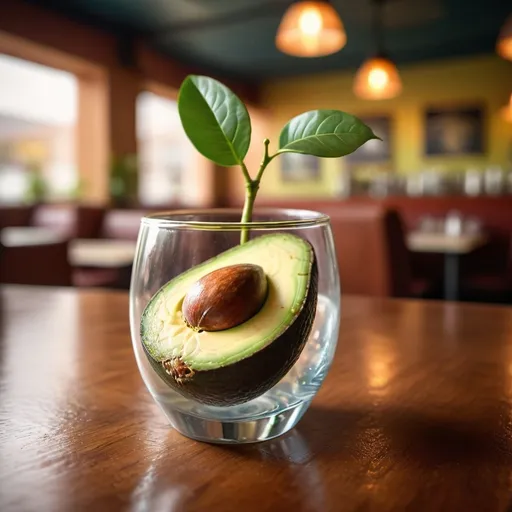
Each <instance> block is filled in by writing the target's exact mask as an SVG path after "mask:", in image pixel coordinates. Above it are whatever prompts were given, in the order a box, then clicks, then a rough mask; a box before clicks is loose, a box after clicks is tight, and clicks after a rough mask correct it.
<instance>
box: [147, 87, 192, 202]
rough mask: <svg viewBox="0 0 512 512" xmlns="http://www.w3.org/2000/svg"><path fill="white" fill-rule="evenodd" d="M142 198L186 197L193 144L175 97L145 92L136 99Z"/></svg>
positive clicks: (158, 200)
mask: <svg viewBox="0 0 512 512" xmlns="http://www.w3.org/2000/svg"><path fill="white" fill-rule="evenodd" d="M137 137H138V147H139V169H140V174H139V200H140V202H141V203H142V204H143V205H147V206H155V205H165V204H169V203H173V202H182V199H183V196H187V190H186V188H187V187H186V183H185V174H184V173H185V170H186V163H187V162H191V158H193V153H192V146H191V144H190V142H189V141H188V139H187V136H186V135H185V132H184V131H183V128H182V126H181V121H180V118H179V115H178V107H177V103H176V101H174V100H171V99H168V98H164V97H162V96H158V95H156V94H154V93H151V92H143V93H141V94H140V95H139V97H138V99H137Z"/></svg>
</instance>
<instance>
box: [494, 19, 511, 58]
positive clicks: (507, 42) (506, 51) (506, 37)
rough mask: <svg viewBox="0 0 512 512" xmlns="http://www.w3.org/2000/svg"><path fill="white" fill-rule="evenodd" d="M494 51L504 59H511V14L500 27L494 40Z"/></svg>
mask: <svg viewBox="0 0 512 512" xmlns="http://www.w3.org/2000/svg"><path fill="white" fill-rule="evenodd" d="M496 53H497V54H498V55H499V56H500V57H503V58H504V59H507V60H512V14H511V15H510V16H509V17H508V18H507V20H506V21H505V24H504V25H503V27H502V28H501V31H500V35H499V36H498V41H497V42H496Z"/></svg>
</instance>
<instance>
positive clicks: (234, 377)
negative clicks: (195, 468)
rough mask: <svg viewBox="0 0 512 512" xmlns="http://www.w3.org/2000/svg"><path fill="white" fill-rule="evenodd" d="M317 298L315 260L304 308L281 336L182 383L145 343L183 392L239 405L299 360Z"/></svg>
mask: <svg viewBox="0 0 512 512" xmlns="http://www.w3.org/2000/svg"><path fill="white" fill-rule="evenodd" d="M317 298H318V268H317V264H316V260H314V261H313V265H312V268H311V277H310V282H309V288H308V294H307V296H306V300H305V302H304V305H303V307H302V310H301V312H300V313H299V315H298V316H297V318H296V319H295V321H294V322H293V323H292V324H291V325H290V326H289V327H288V329H286V331H285V332H284V333H283V334H282V335H281V336H279V338H277V339H276V340H274V341H273V342H272V343H271V344H270V345H268V346H267V347H265V348H264V349H263V350H260V351H259V352H256V353H255V354H253V355H252V356H250V357H247V358H245V359H242V360H241V361H239V362H237V363H234V364H231V365H229V366H224V367H222V368H218V369H217V370H208V371H196V372H195V373H194V375H193V376H192V377H191V378H190V379H186V381H185V382H182V383H178V382H176V381H175V380H174V379H173V377H172V376H171V375H169V374H168V373H167V372H166V371H165V370H164V368H163V366H162V364H161V362H157V361H155V360H154V359H153V358H152V357H151V356H150V355H149V353H148V352H147V351H146V349H145V346H144V343H143V344H142V345H143V346H144V350H145V351H146V355H147V357H148V359H149V361H150V363H151V365H152V366H153V368H154V369H155V371H156V373H157V374H158V375H159V376H160V377H161V378H162V379H163V380H164V381H165V382H166V383H167V384H168V385H169V386H170V387H172V388H173V389H174V390H175V391H177V392H178V393H180V394H181V395H183V396H185V397H187V398H193V399H195V400H196V401H198V402H201V403H204V404H208V405H215V406H232V405H239V404H242V403H244V402H248V401H249V400H253V399H254V398H257V397H258V396H260V395H262V394H263V393H265V392H267V391H268V390H269V389H270V388H272V387H273V386H275V385H276V384H277V383H278V382H279V381H280V380H281V379H282V378H283V377H284V376H285V375H286V374H287V373H288V371H289V370H290V369H291V367H292V366H293V365H294V364H295V363H296V361H297V359H298V358H299V356H300V354H301V352H302V349H303V348H304V345H305V344H306V341H307V339H308V336H309V333H310V332H311V328H312V326H313V321H314V319H315V314H316V306H317Z"/></svg>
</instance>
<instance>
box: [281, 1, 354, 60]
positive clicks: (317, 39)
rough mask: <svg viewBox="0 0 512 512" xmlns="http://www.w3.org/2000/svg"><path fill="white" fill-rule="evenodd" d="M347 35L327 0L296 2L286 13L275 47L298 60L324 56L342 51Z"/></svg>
mask: <svg viewBox="0 0 512 512" xmlns="http://www.w3.org/2000/svg"><path fill="white" fill-rule="evenodd" d="M346 42H347V35H346V33H345V28H344V27H343V23H342V21H341V19H340V17H339V16H338V13H337V12H336V10H335V9H334V7H332V6H331V5H329V4H328V3H327V2H325V1H316V2H307V1H303V2H296V3H293V4H292V5H291V6H290V7H289V8H288V10H287V11H286V12H285V14H284V16H283V19H282V20H281V23H280V25H279V29H278V31H277V35H276V46H277V48H278V49H279V50H280V51H282V52H283V53H287V54H289V55H294V56H295V57H321V56H324V55H329V54H331V53H335V52H337V51H339V50H341V49H342V48H343V47H344V46H345V44H346Z"/></svg>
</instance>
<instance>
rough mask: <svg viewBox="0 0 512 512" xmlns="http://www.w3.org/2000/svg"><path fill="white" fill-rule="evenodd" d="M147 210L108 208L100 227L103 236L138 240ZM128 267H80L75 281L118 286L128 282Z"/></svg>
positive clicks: (81, 285)
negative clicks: (141, 223) (141, 222)
mask: <svg viewBox="0 0 512 512" xmlns="http://www.w3.org/2000/svg"><path fill="white" fill-rule="evenodd" d="M146 213H147V211H146V210H129V209H112V210H106V211H105V213H104V215H103V218H102V225H101V228H100V229H99V236H100V237H101V238H107V239H114V240H132V241H136V240H137V237H138V234H139V227H140V221H141V218H142V217H143V216H144V215H146ZM125 274H126V269H117V268H79V269H75V271H74V272H73V283H74V284H75V285H76V286H80V287H103V288H117V287H119V286H120V284H119V283H122V282H126V276H125Z"/></svg>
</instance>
